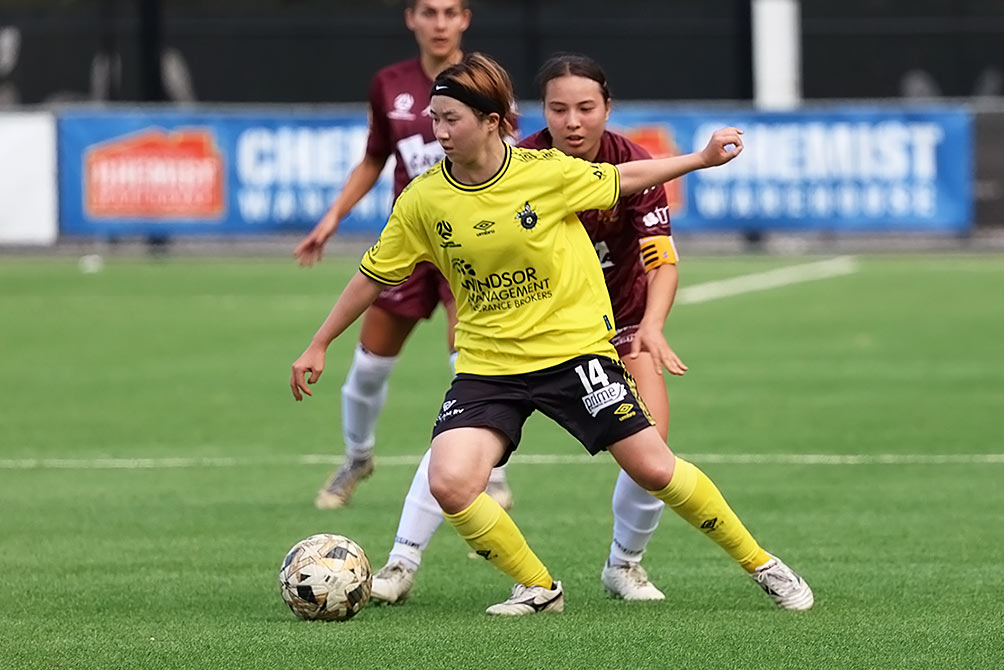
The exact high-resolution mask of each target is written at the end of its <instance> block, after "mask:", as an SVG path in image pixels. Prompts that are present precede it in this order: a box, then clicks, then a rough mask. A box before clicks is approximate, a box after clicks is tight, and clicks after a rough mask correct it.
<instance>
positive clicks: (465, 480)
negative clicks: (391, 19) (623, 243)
mask: <svg viewBox="0 0 1004 670" xmlns="http://www.w3.org/2000/svg"><path fill="white" fill-rule="evenodd" d="M512 109H513V94H512V85H511V83H510V80H509V76H508V74H507V73H506V72H505V70H503V69H502V68H501V67H499V66H498V65H497V64H496V63H495V62H494V61H492V60H491V59H489V58H487V57H485V56H482V55H480V54H470V55H467V56H465V57H464V59H463V60H462V61H461V62H460V63H459V64H457V65H455V66H452V67H450V68H447V69H446V70H445V71H443V72H442V73H441V74H440V75H439V77H437V78H436V80H435V82H434V83H433V87H432V100H431V115H432V119H433V128H434V133H435V135H436V139H437V140H438V141H439V143H440V144H441V145H442V147H443V151H444V153H445V154H446V158H445V159H444V160H443V161H442V162H440V163H437V164H436V165H435V166H433V167H432V168H430V169H429V170H428V171H427V172H425V173H424V174H422V175H421V176H419V177H417V178H416V179H415V180H413V181H412V182H411V183H410V184H409V186H408V187H407V188H406V189H405V190H404V192H403V193H402V194H401V196H400V197H399V198H398V200H397V202H396V203H395V204H394V209H393V212H392V213H391V217H390V220H389V221H388V223H387V227H386V228H385V229H384V231H383V233H382V234H381V236H380V238H379V239H378V240H377V242H376V244H374V245H373V247H372V248H371V249H370V250H369V251H368V252H367V253H366V254H365V256H364V257H363V260H362V262H361V264H360V268H359V272H358V273H357V274H356V275H355V276H354V277H353V278H352V279H351V280H350V281H349V283H348V285H347V286H346V287H345V289H344V290H343V291H342V294H341V295H340V296H339V298H338V300H337V301H336V303H335V305H334V307H333V308H332V310H331V313H330V314H329V315H328V318H327V319H325V321H324V323H323V324H322V325H321V327H320V328H319V329H318V331H317V333H315V335H314V337H313V339H312V341H311V343H310V345H309V346H308V347H307V349H306V351H304V352H303V354H301V355H300V357H299V358H298V359H297V360H296V362H295V363H294V364H293V368H292V373H291V375H290V388H291V390H292V393H293V397H294V398H295V399H297V400H302V399H303V395H304V394H307V395H310V390H309V385H310V384H312V383H316V382H317V381H318V380H319V379H320V376H321V373H322V372H323V369H324V358H325V352H326V350H327V347H328V345H329V344H330V343H331V341H332V340H334V338H335V337H337V336H338V335H340V334H341V333H342V332H344V330H345V329H346V328H347V327H348V326H349V325H350V324H351V323H352V322H353V321H355V320H356V319H357V318H358V317H359V316H360V314H362V312H363V311H364V310H365V309H366V307H367V306H368V305H369V304H370V303H371V302H372V301H373V300H375V299H376V297H377V295H379V293H380V291H381V290H383V288H384V287H385V286H388V285H395V284H399V283H401V282H404V281H406V280H407V278H408V276H409V274H410V273H411V271H412V269H413V268H414V267H415V265H416V264H417V263H419V262H420V261H423V260H426V261H430V262H432V263H434V264H435V265H436V266H437V267H439V269H440V270H441V271H442V272H443V274H444V275H445V276H446V277H447V279H448V281H449V282H450V286H451V289H452V290H453V294H454V296H455V297H456V299H457V318H458V323H457V328H456V333H457V340H456V341H457V349H458V351H459V354H460V355H459V358H458V360H457V376H456V377H455V378H454V380H453V383H452V385H451V387H450V389H449V391H447V393H446V397H445V401H444V403H443V405H442V409H441V411H440V413H439V416H438V417H437V418H436V421H435V425H434V428H433V438H432V455H431V459H430V463H429V485H430V488H431V490H432V494H433V496H434V497H435V498H436V501H437V502H438V503H439V505H440V507H441V508H442V509H443V512H444V514H445V516H446V519H447V520H448V521H449V522H450V524H451V525H453V526H454V528H456V530H457V532H458V533H459V534H460V535H461V537H463V538H464V539H465V540H466V541H467V543H468V544H469V545H470V546H471V547H472V548H473V549H474V551H475V552H477V553H478V554H479V555H481V556H484V557H485V558H486V559H487V560H488V561H489V562H491V563H492V564H493V565H495V566H496V567H497V568H498V569H499V570H501V571H502V572H504V573H506V574H507V575H509V576H510V577H511V578H512V579H513V580H514V581H515V582H516V583H515V585H514V587H513V592H512V595H511V596H510V597H509V598H508V599H507V600H505V601H503V602H501V603H499V604H497V605H493V606H491V607H489V608H488V610H487V611H488V613H489V614H498V615H522V614H533V613H537V612H546V611H561V610H562V609H563V608H564V592H563V590H562V585H561V582H559V581H555V580H554V579H552V577H551V574H550V572H549V571H548V569H547V568H546V567H545V566H544V564H543V563H542V562H541V561H540V559H539V558H537V556H536V555H535V554H534V553H533V551H532V550H531V549H530V547H529V545H528V544H527V542H526V540H525V539H524V537H523V535H522V534H521V533H520V531H519V529H518V528H517V527H516V525H515V524H514V523H513V521H512V519H511V518H510V517H509V515H508V514H506V512H505V511H504V510H503V509H502V508H501V507H500V506H499V505H498V503H496V502H495V501H494V500H492V499H491V498H490V497H488V496H487V495H485V494H484V488H485V484H486V483H487V480H488V476H489V473H490V471H491V469H492V467H494V466H495V465H497V464H499V463H504V462H505V461H506V460H507V459H508V457H509V455H510V454H511V452H512V451H513V450H514V449H515V448H516V447H517V446H518V444H519V439H520V434H521V431H522V426H523V423H524V422H525V421H526V418H527V417H528V416H529V415H530V414H531V413H532V412H533V411H534V410H535V409H539V410H540V411H541V412H543V413H544V414H546V415H548V416H549V417H551V418H552V419H554V420H555V421H557V422H558V423H559V424H560V425H561V426H562V427H564V428H565V429H566V430H567V431H568V432H569V433H571V434H572V435H573V436H574V437H576V438H577V439H578V440H579V441H580V442H581V443H582V444H583V445H584V446H585V447H586V449H587V450H588V451H589V452H590V453H593V454H595V453H597V452H599V451H602V450H604V449H605V450H607V451H609V452H610V454H611V455H612V456H613V457H614V459H615V460H616V461H617V462H618V464H619V465H620V466H621V468H622V469H623V470H624V471H625V472H627V473H628V475H629V476H631V478H632V479H634V481H635V482H637V483H638V484H639V485H640V486H642V487H643V488H645V490H647V491H649V492H650V493H651V494H652V495H653V496H655V497H657V498H659V499H660V500H662V501H663V502H665V503H666V504H667V505H668V506H669V507H670V508H671V509H673V510H674V511H675V512H676V513H677V514H679V515H680V516H681V517H683V518H684V519H685V520H686V521H688V522H689V523H690V524H692V525H694V526H695V527H697V528H699V529H701V530H702V531H703V532H704V533H706V534H707V535H708V537H710V538H711V539H712V540H713V541H715V542H716V543H717V544H718V545H719V546H721V547H722V548H723V549H724V550H725V551H726V552H727V553H728V554H729V555H730V556H732V558H733V559H734V560H735V561H736V562H738V563H739V564H740V565H741V566H742V567H743V568H744V569H745V570H746V571H747V572H748V573H750V574H751V575H754V577H755V579H757V581H758V583H760V584H761V586H764V588H765V590H766V591H767V592H768V593H769V594H770V595H771V596H772V598H774V600H775V602H778V604H780V605H781V606H783V607H787V608H789V609H806V608H808V607H810V606H811V605H812V591H811V590H810V589H809V587H808V585H807V584H805V582H804V580H802V579H801V578H800V577H799V576H798V575H796V574H795V573H794V572H793V571H792V570H791V569H790V568H788V567H787V566H786V565H785V564H784V563H782V562H781V561H780V560H778V559H777V558H775V557H772V556H771V555H769V554H768V553H767V552H766V551H764V550H763V548H761V547H760V545H759V544H757V542H756V540H754V539H753V537H752V536H751V535H750V533H749V532H748V531H747V530H746V528H745V527H744V526H743V525H742V523H741V522H740V521H739V519H738V517H737V516H736V515H735V513H734V512H733V511H732V509H731V508H730V507H729V506H728V504H727V503H726V502H725V499H724V498H723V497H722V495H721V493H720V492H719V491H718V489H717V488H716V487H715V485H714V484H713V483H712V482H711V480H709V479H708V478H707V476H705V475H704V474H703V473H702V472H701V471H700V470H699V469H697V468H696V467H695V466H694V465H692V464H690V463H688V462H686V461H684V460H682V459H680V458H677V457H676V456H675V455H674V454H673V452H672V451H670V449H669V448H668V447H667V445H666V442H665V441H664V440H663V439H662V438H661V437H660V436H659V433H658V431H657V430H656V429H655V427H654V426H653V422H652V419H651V418H650V416H649V413H648V410H647V409H646V407H645V405H644V403H642V402H641V400H639V398H638V395H637V392H636V391H635V388H634V381H633V379H632V378H631V376H630V375H629V374H627V372H626V371H625V370H624V368H623V366H622V365H621V364H620V361H619V359H618V358H617V353H616V350H615V349H614V347H613V345H612V344H611V343H610V338H611V337H612V336H613V334H614V324H613V310H612V308H611V305H610V299H609V297H608V295H607V291H606V286H605V284H604V281H603V273H602V270H601V269H600V264H599V261H598V260H597V258H596V253H595V250H594V248H593V245H592V244H591V243H590V241H589V238H588V236H587V235H586V232H585V229H584V228H583V227H582V225H581V223H580V222H579V220H578V218H577V217H576V215H575V212H577V211H583V210H590V209H609V208H611V207H612V206H613V205H614V204H615V203H616V202H617V200H618V198H620V197H621V195H629V194H631V193H637V192H639V191H642V190H643V189H645V188H648V187H651V186H654V185H657V184H661V183H664V182H666V181H669V180H671V179H674V178H676V177H678V176H680V175H682V174H685V173H687V172H690V171H692V170H694V169H698V168H701V167H707V166H713V165H721V164H723V163H725V162H727V161H729V160H731V159H732V158H734V157H735V156H736V155H738V153H739V152H740V151H741V150H742V139H741V131H739V130H736V129H734V128H728V129H724V130H721V131H718V132H716V133H715V134H714V136H713V137H712V139H711V141H710V142H709V144H708V146H707V147H706V148H705V149H704V150H702V151H701V152H697V153H693V154H688V155H685V156H677V157H673V158H664V159H659V160H642V161H634V162H629V163H623V164H620V165H616V166H614V165H611V164H609V163H590V162H587V161H583V160H580V159H576V158H570V157H568V156H565V155H564V154H562V153H561V152H559V151H557V150H554V149H551V150H546V151H535V150H530V149H521V148H512V147H510V146H509V145H507V144H506V143H505V142H504V141H503V140H502V136H503V133H505V132H507V130H508V129H509V128H510V127H511V124H512V121H513V119H512ZM486 231H493V232H491V233H489V234H485V235H479V233H485V232H486ZM651 353H652V354H653V356H654V358H655V360H656V362H657V363H658V364H660V365H663V366H668V365H672V364H673V361H672V360H671V359H670V358H669V357H668V356H667V355H666V352H665V351H653V352H651Z"/></svg>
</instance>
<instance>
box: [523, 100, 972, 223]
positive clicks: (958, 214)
mask: <svg viewBox="0 0 1004 670" xmlns="http://www.w3.org/2000/svg"><path fill="white" fill-rule="evenodd" d="M522 120H523V123H522V124H521V125H522V127H523V128H525V129H528V130H529V129H536V128H538V127H541V126H542V125H543V118H542V117H541V116H540V115H539V113H537V114H532V115H530V114H528V115H526V116H525V118H524V119H522ZM724 126H735V127H737V128H740V129H742V130H743V133H744V134H743V144H744V149H743V152H742V154H741V155H740V156H739V157H738V158H736V159H735V160H734V161H732V162H731V163H729V164H728V165H726V166H723V167H717V168H712V169H708V170H701V171H698V172H695V173H692V174H691V175H688V176H686V177H684V178H683V179H680V180H677V181H676V182H673V183H670V184H669V185H667V187H666V189H667V195H668V196H669V203H670V216H671V217H672V221H673V228H674V230H679V231H693V232H703V231H736V230H740V231H742V230H819V231H833V232H848V231H869V232H880V231H888V232H895V231H904V232H905V231H915V232H959V231H963V230H966V229H968V228H969V227H970V225H971V222H972V197H973V196H972V174H973V158H972V120H971V115H970V114H969V112H967V111H965V110H962V109H952V108H944V109H929V110H920V109H916V110H915V109H912V108H911V109H906V108H836V109H835V108H828V109H826V110H821V111H812V110H805V111H798V112H791V113H776V112H763V113H759V112H751V111H735V112H733V111H720V110H702V111H695V112H680V111H671V112H670V111H665V110H660V109H659V108H658V107H655V106H652V107H641V106H638V107H630V106H625V107H623V108H619V107H615V108H614V109H613V110H612V112H611V115H610V121H609V123H608V126H607V127H608V128H610V129H611V130H614V131H616V132H621V133H623V134H624V135H627V136H628V137H629V138H631V139H632V140H634V141H635V142H638V143H639V144H641V145H642V146H644V147H645V148H646V149H648V150H649V153H651V154H652V155H653V156H656V157H660V156H670V155H675V154H679V153H689V152H692V151H700V150H701V149H703V148H704V146H705V145H706V144H707V141H708V139H709V138H710V137H711V134H712V133H713V132H714V131H715V130H716V129H718V128H721V127H724Z"/></svg>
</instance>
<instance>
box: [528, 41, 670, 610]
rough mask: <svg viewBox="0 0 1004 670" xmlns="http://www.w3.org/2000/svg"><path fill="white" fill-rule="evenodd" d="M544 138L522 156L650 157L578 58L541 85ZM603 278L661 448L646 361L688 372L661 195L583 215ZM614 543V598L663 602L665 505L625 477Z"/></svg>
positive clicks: (564, 62) (663, 396)
mask: <svg viewBox="0 0 1004 670" xmlns="http://www.w3.org/2000/svg"><path fill="white" fill-rule="evenodd" d="M537 85H538V87H539V89H540V95H541V100H542V101H543V104H544V118H545V119H546V122H547V128H545V129H544V130H541V131H540V132H538V133H535V134H533V135H531V136H530V137H527V138H526V139H525V140H523V141H522V142H520V146H522V147H527V148H529V149H550V148H551V147H554V148H557V149H559V150H560V151H561V152H562V153H565V154H568V155H569V156H575V157H576V158H582V159H584V160H587V161H589V162H603V163H614V164H620V163H626V162H628V161H635V160H643V159H647V158H651V155H650V154H649V153H648V152H647V151H646V150H645V149H644V148H642V147H640V146H638V145H637V144H635V143H634V142H632V141H631V140H629V139H627V138H626V137H624V136H623V135H618V134H617V133H613V132H611V131H609V130H607V129H606V123H607V119H608V118H609V116H610V89H609V87H608V85H607V80H606V75H605V74H604V72H603V69H602V68H601V67H600V65H599V64H598V63H597V62H596V61H594V60H593V59H591V58H588V57H586V56H582V55H578V54H561V55H557V56H554V57H553V58H551V59H550V60H548V61H547V62H546V63H544V65H543V66H541V68H540V70H539V72H538V75H537ZM579 219H581V221H582V224H583V226H585V228H586V232H587V233H589V238H590V239H591V240H592V241H593V244H594V245H595V246H596V253H597V255H598V256H599V259H600V265H601V266H602V268H603V274H604V279H605V280H606V283H607V291H608V292H609V293H610V302H611V303H612V304H613V308H614V323H615V324H616V326H617V330H616V331H615V335H614V338H613V340H612V342H613V345H614V347H615V348H616V349H617V353H618V354H619V355H620V357H621V359H622V360H623V361H624V365H625V367H627V369H628V372H630V373H631V376H633V377H634V378H635V382H636V383H637V385H638V391H639V393H640V394H641V396H642V399H643V400H644V401H645V404H646V405H648V409H649V412H650V413H651V414H652V418H653V419H655V422H656V428H657V429H658V430H659V434H660V435H661V436H662V439H663V440H665V439H666V438H667V434H668V431H669V398H668V396H667V393H666V384H665V381H664V379H663V376H662V366H661V365H660V364H659V362H658V359H657V358H655V357H653V356H652V354H651V353H649V352H664V355H662V356H660V358H662V359H663V360H669V361H671V364H670V365H669V366H668V367H667V369H668V370H669V372H670V373H672V374H675V375H682V374H684V373H685V372H686V370H687V367H686V365H684V364H683V362H682V361H680V359H679V358H678V357H677V356H676V354H675V353H674V352H673V351H672V349H670V347H669V345H668V344H667V343H666V338H665V336H664V335H663V331H664V328H665V325H666V318H667V316H668V315H669V310H670V308H671V307H672V306H673V300H674V298H675V296H676V288H677V285H678V282H679V275H678V273H677V268H676V262H677V253H676V247H675V245H674V244H673V238H672V231H671V230H670V223H669V206H668V203H667V202H666V191H665V189H664V188H663V187H662V186H657V187H654V188H650V189H646V190H645V191H642V192H641V193H636V194H634V195H631V196H628V197H625V198H622V199H621V200H620V201H619V202H618V203H617V205H616V206H615V207H614V208H613V209H611V210H606V211H600V210H591V211H588V212H579ZM612 507H613V511H614V531H613V542H612V543H611V544H610V555H609V557H608V559H607V563H606V565H605V566H604V568H603V571H602V573H601V580H602V582H603V585H604V586H605V587H606V589H607V590H608V591H610V592H611V593H613V594H614V595H616V596H619V597H622V598H625V599H628V600H662V599H663V598H664V597H665V596H664V594H663V593H662V592H661V591H660V590H659V589H658V588H656V587H655V586H654V585H653V584H652V583H651V582H650V581H649V579H648V576H647V575H646V573H645V570H644V568H642V567H641V564H640V561H641V558H642V555H643V554H644V551H645V547H646V546H647V545H648V542H649V540H650V539H651V538H652V535H653V533H655V529H656V527H657V526H658V525H659V518H660V517H661V516H662V511H663V509H665V505H664V504H663V503H662V501H660V500H658V499H657V498H654V497H653V496H652V495H651V494H649V493H648V492H647V491H645V490H644V489H643V488H642V487H640V486H638V485H637V484H636V483H635V482H634V480H633V479H631V478H630V477H628V476H627V474H625V473H624V471H623V470H622V471H621V472H620V474H619V475H618V478H617V485H616V486H615V488H614V495H613V501H612Z"/></svg>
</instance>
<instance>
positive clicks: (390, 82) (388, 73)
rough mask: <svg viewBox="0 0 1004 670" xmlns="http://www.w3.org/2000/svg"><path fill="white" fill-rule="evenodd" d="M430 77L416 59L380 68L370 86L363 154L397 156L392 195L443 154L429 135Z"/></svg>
mask: <svg viewBox="0 0 1004 670" xmlns="http://www.w3.org/2000/svg"><path fill="white" fill-rule="evenodd" d="M431 89H432V80H431V79H429V77H428V76H426V74H425V70H423V69H422V64H421V62H420V61H419V59H417V58H414V59H412V60H406V61H401V62H400V63H394V64H393V65H388V66H387V67H385V68H383V69H382V70H380V71H379V72H377V73H376V75H375V76H374V77H373V83H372V84H371V85H370V135H369V140H368V141H367V143H366V153H367V154H369V155H371V156H373V157H375V158H378V159H381V160H387V158H389V157H390V156H391V155H392V154H393V155H394V156H396V158H397V167H395V168H394V198H395V199H396V198H397V196H399V195H400V194H401V191H402V190H404V187H405V186H407V185H408V182H410V181H411V180H412V179H414V178H415V177H417V176H418V175H420V174H422V173H423V172H425V171H426V170H428V169H429V168H430V167H432V166H433V165H435V164H436V162H437V161H439V159H440V158H442V157H443V148H442V147H441V146H439V142H437V141H436V138H435V136H434V135H433V134H432V119H431V117H430V116H429V91H430V90H431Z"/></svg>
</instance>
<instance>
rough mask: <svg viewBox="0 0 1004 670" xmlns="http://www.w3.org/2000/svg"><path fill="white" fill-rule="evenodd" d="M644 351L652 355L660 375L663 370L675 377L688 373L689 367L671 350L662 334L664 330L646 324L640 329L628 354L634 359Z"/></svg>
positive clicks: (653, 362)
mask: <svg viewBox="0 0 1004 670" xmlns="http://www.w3.org/2000/svg"><path fill="white" fill-rule="evenodd" d="M642 351H647V352H648V353H650V354H651V355H652V364H653V365H654V366H655V371H656V372H657V373H659V374H660V375H661V374H662V369H663V368H666V369H667V370H669V372H670V374H674V375H682V374H683V373H685V372H686V371H687V366H686V365H685V364H684V363H683V361H681V360H680V357H679V356H677V355H676V352H675V351H673V350H672V349H670V347H669V343H668V342H666V336H665V335H663V334H662V330H660V329H659V328H656V327H654V326H648V325H646V324H644V323H643V324H641V325H640V326H639V327H638V330H637V331H636V332H635V334H634V341H633V342H631V353H629V354H628V357H629V358H632V359H635V358H638V354H640V353H641V352H642Z"/></svg>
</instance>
